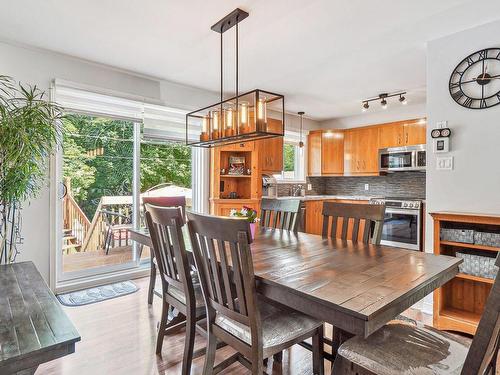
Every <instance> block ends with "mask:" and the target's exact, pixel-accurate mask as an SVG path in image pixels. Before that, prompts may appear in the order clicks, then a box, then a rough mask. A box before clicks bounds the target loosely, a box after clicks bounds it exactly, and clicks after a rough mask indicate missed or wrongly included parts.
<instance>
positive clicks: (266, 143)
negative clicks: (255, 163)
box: [258, 119, 283, 173]
mask: <svg viewBox="0 0 500 375" xmlns="http://www.w3.org/2000/svg"><path fill="white" fill-rule="evenodd" d="M267 126H268V130H270V131H273V132H281V121H279V120H275V119H268V120H267ZM258 142H259V146H260V151H259V164H260V170H261V171H263V172H276V173H278V172H281V171H282V170H283V137H274V138H267V139H262V140H260V141H258Z"/></svg>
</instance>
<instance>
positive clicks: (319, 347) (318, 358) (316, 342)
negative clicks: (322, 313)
mask: <svg viewBox="0 0 500 375" xmlns="http://www.w3.org/2000/svg"><path fill="white" fill-rule="evenodd" d="M312 346H313V373H314V374H315V375H323V374H324V368H325V366H324V360H323V350H324V345H323V325H321V326H320V327H319V328H318V329H317V330H316V333H315V334H314V336H313V337H312Z"/></svg>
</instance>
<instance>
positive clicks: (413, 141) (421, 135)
mask: <svg viewBox="0 0 500 375" xmlns="http://www.w3.org/2000/svg"><path fill="white" fill-rule="evenodd" d="M403 127H404V134H405V145H407V146H409V145H421V144H425V143H426V141H427V139H426V129H427V121H426V120H425V119H419V120H412V121H405V123H404V125H403Z"/></svg>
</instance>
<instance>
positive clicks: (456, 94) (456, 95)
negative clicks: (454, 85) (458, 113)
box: [452, 90, 464, 102]
mask: <svg viewBox="0 0 500 375" xmlns="http://www.w3.org/2000/svg"><path fill="white" fill-rule="evenodd" d="M452 95H453V99H455V101H457V102H458V101H459V100H460V99H462V98H463V97H464V93H463V92H462V90H458V91H456V92H454V93H453V94H452Z"/></svg>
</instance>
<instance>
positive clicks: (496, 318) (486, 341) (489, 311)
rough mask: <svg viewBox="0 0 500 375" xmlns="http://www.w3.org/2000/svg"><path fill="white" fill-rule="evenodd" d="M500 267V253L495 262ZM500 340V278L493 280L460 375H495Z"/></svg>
mask: <svg viewBox="0 0 500 375" xmlns="http://www.w3.org/2000/svg"><path fill="white" fill-rule="evenodd" d="M495 264H496V266H497V267H500V253H499V254H497V259H496V262H495ZM499 338H500V278H499V277H498V275H497V276H496V278H495V282H494V283H493V287H492V288H491V291H490V295H489V297H488V300H487V301H486V305H485V307H484V312H483V315H482V316H481V320H480V321H479V325H478V326H477V330H476V334H475V335H474V340H472V344H471V346H470V349H469V352H468V353H467V357H466V358H465V362H464V367H463V368H462V373H461V374H462V375H473V374H474V375H476V374H489V373H490V371H491V372H492V373H493V374H494V373H496V360H497V355H498V350H499V349H500V348H499Z"/></svg>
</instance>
